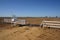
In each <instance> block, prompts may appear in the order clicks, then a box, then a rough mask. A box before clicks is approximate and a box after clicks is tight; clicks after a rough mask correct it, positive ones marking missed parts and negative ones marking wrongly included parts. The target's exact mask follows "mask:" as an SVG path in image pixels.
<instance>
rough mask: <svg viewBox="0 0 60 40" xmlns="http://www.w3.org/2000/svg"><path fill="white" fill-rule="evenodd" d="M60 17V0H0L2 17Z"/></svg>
mask: <svg viewBox="0 0 60 40" xmlns="http://www.w3.org/2000/svg"><path fill="white" fill-rule="evenodd" d="M12 15H16V16H19V17H41V16H42V17H44V16H53V17H54V16H59V17H60V0H0V17H1V16H2V17H3V16H12Z"/></svg>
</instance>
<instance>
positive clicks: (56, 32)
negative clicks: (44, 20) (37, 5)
mask: <svg viewBox="0 0 60 40" xmlns="http://www.w3.org/2000/svg"><path fill="white" fill-rule="evenodd" d="M0 40H60V29H52V28H51V29H48V28H40V27H16V28H12V29H5V30H0Z"/></svg>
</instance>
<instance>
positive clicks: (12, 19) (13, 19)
mask: <svg viewBox="0 0 60 40" xmlns="http://www.w3.org/2000/svg"><path fill="white" fill-rule="evenodd" d="M16 21H17V17H16V15H12V18H11V25H12V23H13V26H16Z"/></svg>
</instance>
